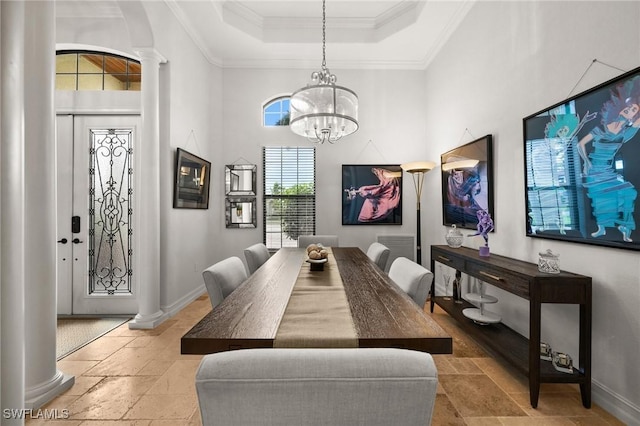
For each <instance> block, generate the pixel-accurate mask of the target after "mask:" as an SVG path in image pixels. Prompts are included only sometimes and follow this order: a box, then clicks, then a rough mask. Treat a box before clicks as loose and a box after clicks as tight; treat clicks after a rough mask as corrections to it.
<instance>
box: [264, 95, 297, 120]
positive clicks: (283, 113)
mask: <svg viewBox="0 0 640 426" xmlns="http://www.w3.org/2000/svg"><path fill="white" fill-rule="evenodd" d="M285 102H288V103H289V105H291V104H290V102H291V95H281V96H276V97H275V98H272V99H270V100H268V101H267V102H265V103H264V105H263V106H262V127H267V128H272V127H284V126H289V114H290V113H289V108H286V109H285V108H284V107H283V106H284V105H283V104H284V103H285ZM277 103H279V104H280V111H279V113H278V114H279V118H278V120H277V121H276V122H275V124H268V123H267V114H271V115H275V114H276V113H275V112H267V109H268V108H269V107H271V106H273V105H275V104H277ZM278 123H280V124H278Z"/></svg>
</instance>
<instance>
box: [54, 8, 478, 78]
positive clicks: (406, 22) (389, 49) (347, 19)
mask: <svg viewBox="0 0 640 426" xmlns="http://www.w3.org/2000/svg"><path fill="white" fill-rule="evenodd" d="M144 1H150V0H143V2H144ZM475 1H476V0H417V1H416V0H327V1H326V59H327V66H328V67H329V68H330V69H332V68H354V69H362V68H386V69H424V68H426V67H427V65H428V64H429V62H430V61H431V60H432V59H433V57H434V56H435V55H436V54H437V52H438V51H439V49H440V48H441V46H442V45H443V44H444V42H445V41H446V40H447V39H448V37H449V35H450V34H451V33H452V32H453V31H454V30H455V29H456V27H457V26H458V24H459V23H460V22H461V21H462V19H463V18H464V16H465V15H466V13H467V12H468V10H469V9H470V8H471V6H472V4H473V3H474V2H475ZM164 2H165V3H166V5H167V6H168V7H169V8H170V10H171V11H172V12H173V14H174V15H175V16H176V17H177V19H178V20H179V22H180V23H181V24H182V26H183V27H184V28H185V30H186V31H187V32H188V34H189V35H190V37H191V38H192V39H193V41H194V42H195V43H196V44H197V46H198V47H199V48H200V50H201V51H202V52H203V54H204V55H205V56H206V57H207V59H208V60H209V61H210V62H211V63H213V64H216V65H219V66H223V67H252V68H267V67H276V68H318V69H319V67H320V65H321V63H322V44H321V43H322V0H164ZM58 4H59V6H58V15H59V16H66V17H70V16H82V17H86V16H88V15H91V14H92V10H93V11H99V12H96V13H99V14H100V16H103V17H104V16H107V15H110V14H111V15H115V14H117V10H116V9H110V8H114V7H115V8H117V3H116V2H114V1H81V0H67V1H61V2H59V3H58Z"/></svg>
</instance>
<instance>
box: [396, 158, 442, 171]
mask: <svg viewBox="0 0 640 426" xmlns="http://www.w3.org/2000/svg"><path fill="white" fill-rule="evenodd" d="M435 166H436V163H434V162H433V161H413V162H410V163H404V164H401V165H400V167H401V168H402V170H404V171H405V172H407V173H419V172H422V173H427V172H428V171H430V170H431V169H433V168H434V167H435Z"/></svg>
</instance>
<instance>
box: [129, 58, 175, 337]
mask: <svg viewBox="0 0 640 426" xmlns="http://www.w3.org/2000/svg"><path fill="white" fill-rule="evenodd" d="M136 53H137V54H138V56H139V57H140V63H141V65H142V108H141V110H142V133H141V138H140V140H141V143H140V144H141V147H140V149H139V152H143V153H144V155H143V156H139V157H138V163H137V170H138V172H137V176H138V179H137V182H141V179H144V185H140V184H139V185H137V187H138V188H140V190H138V191H137V194H138V195H137V197H138V199H139V204H138V206H139V208H138V217H139V218H140V219H139V221H138V223H139V225H138V226H139V229H138V232H137V236H136V237H135V240H136V241H137V259H138V261H137V269H138V271H137V273H136V272H135V271H134V276H135V277H136V282H137V284H138V314H137V315H136V316H135V318H134V319H133V320H132V321H130V322H129V328H154V327H156V326H157V325H158V324H160V323H161V322H162V321H164V320H165V319H166V318H165V313H164V312H163V311H162V310H161V309H160V207H161V206H160V64H161V63H165V62H166V59H165V58H164V57H162V55H160V54H159V53H158V52H157V51H156V50H155V49H153V48H144V49H138V50H137V51H136ZM140 157H143V160H142V161H141V160H140ZM142 188H144V190H142ZM134 232H136V231H135V230H134Z"/></svg>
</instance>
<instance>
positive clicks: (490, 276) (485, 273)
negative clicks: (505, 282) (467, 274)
mask: <svg viewBox="0 0 640 426" xmlns="http://www.w3.org/2000/svg"><path fill="white" fill-rule="evenodd" d="M480 275H484V276H485V277H489V278H492V279H494V280H496V281H502V277H499V276H497V275H493V274H490V273H488V272H484V271H480Z"/></svg>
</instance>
